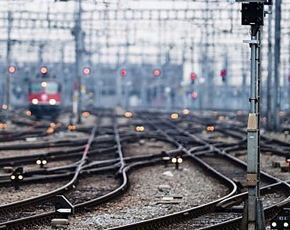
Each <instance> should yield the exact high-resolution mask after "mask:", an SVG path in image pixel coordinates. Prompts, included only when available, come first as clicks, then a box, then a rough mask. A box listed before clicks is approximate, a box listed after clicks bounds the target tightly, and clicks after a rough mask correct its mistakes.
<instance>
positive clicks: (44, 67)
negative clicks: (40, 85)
mask: <svg viewBox="0 0 290 230" xmlns="http://www.w3.org/2000/svg"><path fill="white" fill-rule="evenodd" d="M47 71H48V69H47V67H46V66H42V67H41V68H40V73H42V74H47Z"/></svg>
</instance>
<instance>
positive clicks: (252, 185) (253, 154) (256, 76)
mask: <svg viewBox="0 0 290 230" xmlns="http://www.w3.org/2000/svg"><path fill="white" fill-rule="evenodd" d="M236 1H237V2H242V25H250V26H251V40H247V41H244V42H245V43H248V44H249V45H250V48H251V88H250V98H249V101H250V113H249V117H248V127H247V132H248V141H247V151H248V154H247V164H248V166H247V187H248V199H247V201H245V205H244V212H243V219H242V223H241V224H242V226H241V229H247V230H264V229H265V216H264V210H263V204H262V200H261V198H260V116H261V114H260V113H261V33H262V26H263V25H264V5H265V4H271V2H270V1H268V2H267V1H266V0H236Z"/></svg>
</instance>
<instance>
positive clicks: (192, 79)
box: [190, 73, 197, 85]
mask: <svg viewBox="0 0 290 230" xmlns="http://www.w3.org/2000/svg"><path fill="white" fill-rule="evenodd" d="M196 77H197V76H196V74H195V73H191V74H190V79H191V84H192V85H193V84H194V82H195V80H196Z"/></svg>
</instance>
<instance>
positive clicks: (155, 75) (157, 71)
mask: <svg viewBox="0 0 290 230" xmlns="http://www.w3.org/2000/svg"><path fill="white" fill-rule="evenodd" d="M153 75H154V77H159V76H160V75H161V71H160V69H155V70H153Z"/></svg>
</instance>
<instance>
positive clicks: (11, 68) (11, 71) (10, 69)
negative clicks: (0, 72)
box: [8, 65, 16, 74]
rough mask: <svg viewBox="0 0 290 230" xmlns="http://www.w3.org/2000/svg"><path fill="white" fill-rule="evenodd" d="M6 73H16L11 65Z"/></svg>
mask: <svg viewBox="0 0 290 230" xmlns="http://www.w3.org/2000/svg"><path fill="white" fill-rule="evenodd" d="M8 72H9V73H11V74H13V73H15V72H16V67H15V66H13V65H11V66H9V67H8Z"/></svg>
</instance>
